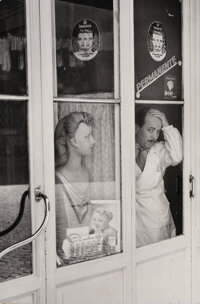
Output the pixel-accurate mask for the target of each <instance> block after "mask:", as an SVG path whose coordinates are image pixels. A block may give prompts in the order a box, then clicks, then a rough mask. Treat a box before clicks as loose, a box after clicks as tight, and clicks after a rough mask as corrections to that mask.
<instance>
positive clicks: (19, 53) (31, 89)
mask: <svg viewBox="0 0 200 304" xmlns="http://www.w3.org/2000/svg"><path fill="white" fill-rule="evenodd" d="M35 13H36V15H38V14H37V13H38V2H37V1H34V3H33V1H23V0H13V1H7V0H3V1H1V2H0V28H1V30H0V121H1V122H0V171H1V174H0V218H1V219H0V302H1V303H5V302H6V303H7V302H9V303H10V302H15V303H16V301H18V302H20V303H40V301H41V303H44V297H45V289H44V278H45V269H44V266H42V265H44V263H43V262H44V239H43V237H44V235H43V236H41V237H40V238H39V239H37V240H35V241H34V242H32V241H31V240H32V235H33V234H34V233H35V232H36V231H37V232H38V233H40V231H38V228H41V227H40V226H41V223H42V221H43V219H44V217H45V214H46V211H47V210H45V208H44V205H43V203H42V201H43V199H42V200H41V203H40V202H38V203H37V202H36V198H35V193H34V189H35V188H36V187H37V186H41V191H42V190H43V189H42V188H43V177H42V169H41V168H42V158H41V156H40V155H42V145H41V142H42V138H41V116H40V102H41V101H40V85H39V86H38V85H37V81H39V77H38V74H39V73H40V55H39V52H40V47H39V33H38V31H37V30H38V18H37V17H36V16H35V15H34V14H35ZM33 15H34V25H33V22H32V21H33ZM34 39H35V40H36V41H37V43H35V44H34V51H33V41H32V40H34ZM33 66H34V68H33ZM35 126H37V127H35ZM39 130H40V131H39ZM36 151H37V152H36ZM34 159H35V160H36V159H37V162H35V161H34ZM44 198H45V197H44ZM35 236H36V235H35ZM30 238H31V240H30V242H29V243H28V244H26V242H25V240H26V239H30ZM18 243H20V244H21V246H20V247H19V248H17V245H16V244H18ZM15 248H16V249H15ZM39 295H40V296H39Z"/></svg>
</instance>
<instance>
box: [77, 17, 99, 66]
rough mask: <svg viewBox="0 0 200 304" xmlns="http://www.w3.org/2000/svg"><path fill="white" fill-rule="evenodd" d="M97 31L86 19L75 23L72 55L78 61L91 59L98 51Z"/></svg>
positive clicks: (91, 22)
mask: <svg viewBox="0 0 200 304" xmlns="http://www.w3.org/2000/svg"><path fill="white" fill-rule="evenodd" d="M99 36H100V34H99V29H98V27H97V25H96V24H95V23H94V22H93V21H91V20H88V19H84V20H81V21H79V22H77V23H76V25H75V27H74V29H73V32H72V49H73V53H74V55H75V56H76V58H78V59H79V60H83V61H88V60H91V59H93V58H94V57H95V56H96V55H97V53H98V50H99Z"/></svg>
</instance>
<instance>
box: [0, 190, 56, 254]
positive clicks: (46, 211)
mask: <svg viewBox="0 0 200 304" xmlns="http://www.w3.org/2000/svg"><path fill="white" fill-rule="evenodd" d="M37 197H38V199H43V201H44V204H45V215H44V219H43V222H42V224H41V226H40V227H39V228H38V229H37V230H36V232H35V233H34V234H33V235H31V236H30V237H29V238H27V239H26V240H24V241H21V242H18V243H15V244H13V245H11V246H9V247H8V248H6V249H4V250H3V251H2V252H1V253H0V259H1V258H2V257H3V256H4V255H5V254H7V253H9V252H11V251H13V250H15V249H17V248H19V247H21V246H24V245H27V244H28V243H30V242H32V241H33V240H35V239H36V238H37V237H38V236H39V235H40V234H41V232H42V231H43V230H44V229H45V228H46V226H47V223H48V220H49V215H50V202H49V199H48V197H47V196H46V195H45V194H43V193H41V192H39V191H38V192H37Z"/></svg>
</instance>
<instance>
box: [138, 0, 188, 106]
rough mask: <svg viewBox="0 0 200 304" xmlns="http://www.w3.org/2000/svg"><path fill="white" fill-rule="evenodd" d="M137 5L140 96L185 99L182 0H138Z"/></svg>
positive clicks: (140, 97) (155, 98) (166, 99)
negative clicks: (183, 85)
mask: <svg viewBox="0 0 200 304" xmlns="http://www.w3.org/2000/svg"><path fill="white" fill-rule="evenodd" d="M134 7H135V13H134V31H135V33H134V40H135V92H136V94H135V95H136V96H135V97H136V99H139V100H141V99H142V100H165V101H170V100H171V101H173V100H182V99H183V92H182V39H181V38H182V37H181V27H182V23H181V13H182V11H181V1H179V0H170V1H169V0H159V1H156V0H136V1H134ZM144 11H145V14H144Z"/></svg>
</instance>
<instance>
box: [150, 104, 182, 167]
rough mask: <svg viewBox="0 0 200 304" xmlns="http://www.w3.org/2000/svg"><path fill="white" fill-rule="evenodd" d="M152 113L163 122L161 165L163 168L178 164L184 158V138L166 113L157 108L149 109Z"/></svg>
mask: <svg viewBox="0 0 200 304" xmlns="http://www.w3.org/2000/svg"><path fill="white" fill-rule="evenodd" d="M149 112H150V113H151V115H153V116H155V117H157V118H159V119H160V120H161V122H162V131H163V136H164V140H165V142H164V149H162V151H161V155H160V157H161V159H160V160H161V165H162V167H163V169H166V168H167V167H169V166H176V165H178V164H179V163H180V162H181V161H182V158H183V155H182V154H183V151H182V138H181V135H180V133H179V131H178V129H176V128H174V127H173V126H172V125H169V123H168V120H167V118H166V116H165V114H164V113H162V112H160V111H159V110H156V109H151V110H150V111H149Z"/></svg>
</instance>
